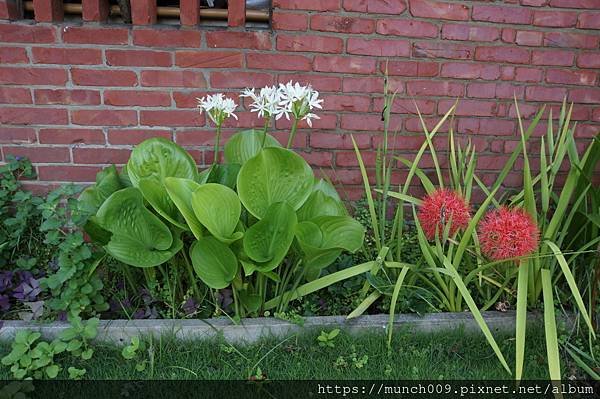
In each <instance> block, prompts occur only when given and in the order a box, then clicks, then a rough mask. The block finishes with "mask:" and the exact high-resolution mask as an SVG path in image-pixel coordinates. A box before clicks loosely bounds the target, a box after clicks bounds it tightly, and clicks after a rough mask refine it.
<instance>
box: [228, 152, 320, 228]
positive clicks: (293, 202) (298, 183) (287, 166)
mask: <svg viewBox="0 0 600 399" xmlns="http://www.w3.org/2000/svg"><path fill="white" fill-rule="evenodd" d="M313 180H314V176H313V172H312V169H311V168H310V166H309V165H308V164H307V163H306V161H305V160H304V159H302V157H301V156H299V155H298V154H296V153H294V152H292V151H290V150H286V149H283V148H275V147H271V148H265V149H263V150H262V151H260V152H259V153H258V154H257V155H256V156H255V157H253V158H251V159H249V160H248V161H247V162H246V163H245V164H244V166H242V169H241V170H240V173H239V174H238V180H237V189H238V193H239V196H240V199H241V200H242V203H243V204H244V206H245V207H246V209H248V211H249V212H250V213H251V214H252V215H254V216H256V217H257V218H258V219H262V218H263V217H264V215H265V214H266V212H267V209H268V208H269V206H271V205H272V204H274V203H277V202H284V201H285V202H287V203H288V204H289V205H290V206H291V207H292V208H293V209H294V210H297V209H298V208H300V207H301V206H302V204H304V202H305V201H306V199H307V198H308V196H309V195H310V193H311V190H312V186H313Z"/></svg>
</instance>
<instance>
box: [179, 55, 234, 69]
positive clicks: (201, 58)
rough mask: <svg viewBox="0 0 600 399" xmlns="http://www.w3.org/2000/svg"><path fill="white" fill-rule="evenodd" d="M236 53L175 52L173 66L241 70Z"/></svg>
mask: <svg viewBox="0 0 600 399" xmlns="http://www.w3.org/2000/svg"><path fill="white" fill-rule="evenodd" d="M242 59H243V55H242V53H240V52H238V51H235V52H234V51H177V52H176V53H175V64H176V65H177V66H179V67H182V68H241V67H242Z"/></svg>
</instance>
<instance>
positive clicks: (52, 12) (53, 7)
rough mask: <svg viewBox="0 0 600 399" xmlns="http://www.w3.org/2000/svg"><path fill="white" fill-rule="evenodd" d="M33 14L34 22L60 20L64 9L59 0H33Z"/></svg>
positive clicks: (62, 17)
mask: <svg viewBox="0 0 600 399" xmlns="http://www.w3.org/2000/svg"><path fill="white" fill-rule="evenodd" d="M33 15H34V18H35V20H36V22H62V20H63V19H64V11H63V5H62V1H60V0H35V1H34V2H33Z"/></svg>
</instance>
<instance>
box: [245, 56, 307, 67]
mask: <svg viewBox="0 0 600 399" xmlns="http://www.w3.org/2000/svg"><path fill="white" fill-rule="evenodd" d="M246 67H247V68H249V69H274V70H283V71H310V70H311V67H312V65H311V59H310V58H308V57H305V56H303V55H284V54H258V53H249V54H246Z"/></svg>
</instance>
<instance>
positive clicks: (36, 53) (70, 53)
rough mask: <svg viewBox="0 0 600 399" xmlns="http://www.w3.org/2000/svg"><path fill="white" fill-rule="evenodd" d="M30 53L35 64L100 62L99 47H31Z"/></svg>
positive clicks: (95, 63) (89, 63) (85, 63)
mask: <svg viewBox="0 0 600 399" xmlns="http://www.w3.org/2000/svg"><path fill="white" fill-rule="evenodd" d="M31 55H32V60H33V62H34V63H36V64H65V65H70V64H76V65H97V64H102V50H100V49H91V48H81V49H80V48H51V47H33V48H32V49H31Z"/></svg>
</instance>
